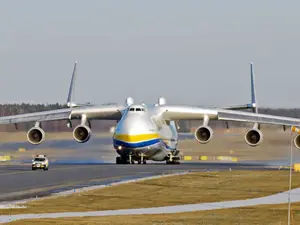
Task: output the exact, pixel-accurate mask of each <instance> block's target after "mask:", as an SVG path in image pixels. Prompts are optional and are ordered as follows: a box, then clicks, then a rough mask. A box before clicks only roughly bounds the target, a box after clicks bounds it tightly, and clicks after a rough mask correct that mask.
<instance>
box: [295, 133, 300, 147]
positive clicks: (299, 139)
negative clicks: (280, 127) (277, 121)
mask: <svg viewBox="0 0 300 225" xmlns="http://www.w3.org/2000/svg"><path fill="white" fill-rule="evenodd" d="M294 145H295V146H296V148H298V149H300V134H298V135H297V136H296V137H295V138H294Z"/></svg>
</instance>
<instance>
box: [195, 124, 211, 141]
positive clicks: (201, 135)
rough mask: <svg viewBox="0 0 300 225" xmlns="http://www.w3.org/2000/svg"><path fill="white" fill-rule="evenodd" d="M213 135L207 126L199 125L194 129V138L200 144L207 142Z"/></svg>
mask: <svg viewBox="0 0 300 225" xmlns="http://www.w3.org/2000/svg"><path fill="white" fill-rule="evenodd" d="M212 137H213V130H212V129H211V128H210V127H209V126H200V127H199V128H198V129H197V130H196V131H195V138H196V140H197V141H198V142H199V143H201V144H206V143H208V142H209V141H210V140H211V139H212Z"/></svg>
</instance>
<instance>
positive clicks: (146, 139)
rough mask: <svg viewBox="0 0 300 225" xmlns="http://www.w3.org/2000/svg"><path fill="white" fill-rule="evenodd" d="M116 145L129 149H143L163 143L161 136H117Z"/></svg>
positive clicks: (114, 138)
mask: <svg viewBox="0 0 300 225" xmlns="http://www.w3.org/2000/svg"><path fill="white" fill-rule="evenodd" d="M113 141H114V145H117V146H120V145H121V146H124V147H127V148H142V147H147V146H151V145H154V144H156V143H159V142H161V138H160V136H159V134H157V133H154V134H138V135H128V134H115V135H114V136H113Z"/></svg>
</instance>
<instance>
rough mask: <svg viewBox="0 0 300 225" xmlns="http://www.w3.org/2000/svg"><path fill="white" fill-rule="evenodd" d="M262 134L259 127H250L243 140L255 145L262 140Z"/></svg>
mask: <svg viewBox="0 0 300 225" xmlns="http://www.w3.org/2000/svg"><path fill="white" fill-rule="evenodd" d="M263 138H264V137H263V134H262V132H261V131H260V130H259V129H255V128H253V129H251V130H249V131H247V133H246V134H245V141H246V143H247V144H248V145H250V146H253V147H254V146H256V145H258V144H260V143H261V142H262V141H263Z"/></svg>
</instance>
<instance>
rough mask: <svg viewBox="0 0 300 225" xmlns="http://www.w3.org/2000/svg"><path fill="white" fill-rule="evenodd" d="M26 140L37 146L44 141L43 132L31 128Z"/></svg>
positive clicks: (38, 128) (36, 128)
mask: <svg viewBox="0 0 300 225" xmlns="http://www.w3.org/2000/svg"><path fill="white" fill-rule="evenodd" d="M27 139H28V141H29V142H30V143H31V144H33V145H38V144H40V143H42V141H43V140H44V139H45V132H44V130H43V129H42V128H40V127H33V128H31V129H30V130H29V131H28V133H27Z"/></svg>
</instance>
